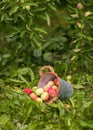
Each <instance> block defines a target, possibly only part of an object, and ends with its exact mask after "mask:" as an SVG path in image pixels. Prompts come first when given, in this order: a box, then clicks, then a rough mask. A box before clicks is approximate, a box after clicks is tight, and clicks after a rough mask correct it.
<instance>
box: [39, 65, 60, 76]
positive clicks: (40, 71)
mask: <svg viewBox="0 0 93 130" xmlns="http://www.w3.org/2000/svg"><path fill="white" fill-rule="evenodd" d="M45 69H49V70H50V72H52V73H55V72H54V69H53V68H52V67H51V66H49V65H48V66H43V67H41V69H40V70H39V75H40V77H41V76H43V75H44V73H43V71H44V70H45ZM55 75H56V76H57V74H56V73H55ZM57 77H58V76H57Z"/></svg>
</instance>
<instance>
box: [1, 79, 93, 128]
mask: <svg viewBox="0 0 93 130" xmlns="http://www.w3.org/2000/svg"><path fill="white" fill-rule="evenodd" d="M36 82H38V81H35V80H34V81H33V82H32V85H35V84H36ZM0 86H1V87H0V89H1V90H0V130H13V129H14V130H36V129H38V130H41V129H42V130H92V129H93V95H92V94H93V88H92V86H85V85H84V86H83V85H80V84H74V85H73V87H74V94H73V96H72V97H71V98H69V99H67V100H64V101H60V100H59V99H58V100H57V101H55V102H53V103H52V104H50V105H49V104H46V103H43V104H39V103H36V102H34V101H32V100H31V99H30V98H29V97H28V96H27V95H25V94H24V93H23V88H24V87H25V86H24V85H22V86H21V87H18V86H11V85H5V84H4V83H3V82H1V84H0Z"/></svg>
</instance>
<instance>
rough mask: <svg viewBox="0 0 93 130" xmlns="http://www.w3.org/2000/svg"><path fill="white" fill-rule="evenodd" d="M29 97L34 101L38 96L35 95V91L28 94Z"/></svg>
mask: <svg viewBox="0 0 93 130" xmlns="http://www.w3.org/2000/svg"><path fill="white" fill-rule="evenodd" d="M30 98H31V99H32V100H34V101H36V100H37V98H38V96H37V95H36V94H35V93H31V94H30Z"/></svg>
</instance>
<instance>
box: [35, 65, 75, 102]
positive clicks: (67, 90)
mask: <svg viewBox="0 0 93 130" xmlns="http://www.w3.org/2000/svg"><path fill="white" fill-rule="evenodd" d="M45 69H49V70H50V72H47V73H45V74H43V70H45ZM39 74H40V76H41V78H40V80H39V82H38V88H41V87H44V86H45V85H46V84H47V83H48V82H49V81H51V80H52V81H53V80H54V79H55V78H56V79H57V80H58V83H57V86H58V93H57V95H56V97H58V98H59V99H60V100H64V99H66V98H69V97H71V96H72V94H73V87H72V86H71V85H70V84H69V83H68V82H66V81H65V80H63V79H61V78H59V77H58V76H57V74H56V73H55V72H54V69H53V68H52V67H51V66H44V67H42V68H41V69H40V71H39Z"/></svg>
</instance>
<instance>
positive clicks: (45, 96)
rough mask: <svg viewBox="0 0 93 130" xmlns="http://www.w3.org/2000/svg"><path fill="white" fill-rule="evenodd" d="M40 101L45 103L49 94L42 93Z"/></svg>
mask: <svg viewBox="0 0 93 130" xmlns="http://www.w3.org/2000/svg"><path fill="white" fill-rule="evenodd" d="M41 99H42V100H43V101H47V100H48V99H49V94H48V93H47V92H44V93H43V94H42V95H41Z"/></svg>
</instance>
